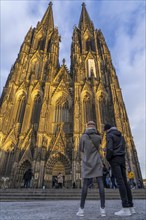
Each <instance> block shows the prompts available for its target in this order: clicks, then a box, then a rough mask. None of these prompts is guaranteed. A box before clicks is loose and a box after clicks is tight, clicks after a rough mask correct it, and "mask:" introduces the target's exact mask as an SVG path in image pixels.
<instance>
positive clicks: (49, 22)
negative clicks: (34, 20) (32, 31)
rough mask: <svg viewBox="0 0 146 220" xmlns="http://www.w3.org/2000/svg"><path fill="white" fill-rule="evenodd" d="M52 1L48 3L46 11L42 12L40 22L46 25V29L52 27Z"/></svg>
mask: <svg viewBox="0 0 146 220" xmlns="http://www.w3.org/2000/svg"><path fill="white" fill-rule="evenodd" d="M52 5H53V4H52V2H50V3H49V6H48V8H47V11H46V13H45V14H44V17H43V18H42V21H41V23H42V24H43V25H44V26H46V28H47V29H48V28H49V29H53V28H54V18H53V10H52Z"/></svg>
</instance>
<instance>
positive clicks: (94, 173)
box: [76, 121, 106, 216]
mask: <svg viewBox="0 0 146 220" xmlns="http://www.w3.org/2000/svg"><path fill="white" fill-rule="evenodd" d="M100 143H101V137H100V135H99V133H98V132H97V130H96V127H95V123H94V122H93V121H89V122H88V123H87V129H86V130H85V133H84V134H83V135H82V137H81V138H80V143H79V152H81V156H82V178H83V187H82V192H81V201H80V207H79V210H78V212H77V213H76V215H77V216H84V206H85V200H86V196H87V191H88V187H89V185H90V183H91V179H92V178H96V180H97V183H98V187H99V195H100V203H101V207H100V213H101V216H106V212H105V192H104V184H103V177H102V176H103V165H102V160H101V157H100V154H99V146H100Z"/></svg>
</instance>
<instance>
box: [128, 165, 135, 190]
mask: <svg viewBox="0 0 146 220" xmlns="http://www.w3.org/2000/svg"><path fill="white" fill-rule="evenodd" d="M128 179H129V185H130V187H131V189H135V186H136V184H135V182H134V173H133V171H132V170H130V169H129V170H128Z"/></svg>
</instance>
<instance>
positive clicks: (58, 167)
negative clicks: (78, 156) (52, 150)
mask: <svg viewBox="0 0 146 220" xmlns="http://www.w3.org/2000/svg"><path fill="white" fill-rule="evenodd" d="M59 173H61V174H62V175H63V186H65V167H64V165H63V163H62V162H60V161H58V162H57V163H56V164H55V165H54V167H53V171H52V187H53V188H58V184H57V176H58V174H59Z"/></svg>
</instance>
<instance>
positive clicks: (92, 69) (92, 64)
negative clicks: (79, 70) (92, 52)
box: [88, 59, 97, 77]
mask: <svg viewBox="0 0 146 220" xmlns="http://www.w3.org/2000/svg"><path fill="white" fill-rule="evenodd" d="M92 75H93V76H94V77H97V76H96V68H95V61H94V59H88V77H91V76H92Z"/></svg>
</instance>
